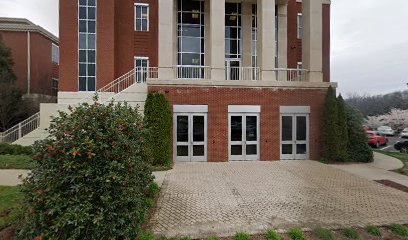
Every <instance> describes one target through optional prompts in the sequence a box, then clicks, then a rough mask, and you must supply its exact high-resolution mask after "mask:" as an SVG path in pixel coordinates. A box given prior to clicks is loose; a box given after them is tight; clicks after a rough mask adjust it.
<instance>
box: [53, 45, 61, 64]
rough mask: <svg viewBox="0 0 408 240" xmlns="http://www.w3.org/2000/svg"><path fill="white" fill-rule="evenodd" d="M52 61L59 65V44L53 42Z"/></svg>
mask: <svg viewBox="0 0 408 240" xmlns="http://www.w3.org/2000/svg"><path fill="white" fill-rule="evenodd" d="M54 49H55V50H54ZM51 62H52V63H54V64H57V65H59V46H58V45H57V44H55V43H51Z"/></svg>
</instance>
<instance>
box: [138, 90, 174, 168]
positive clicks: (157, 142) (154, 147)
mask: <svg viewBox="0 0 408 240" xmlns="http://www.w3.org/2000/svg"><path fill="white" fill-rule="evenodd" d="M144 121H145V123H146V126H147V127H148V129H149V130H150V138H149V140H148V141H149V146H150V148H151V152H152V160H153V164H154V165H162V166H170V157H171V156H170V154H171V144H172V142H171V141H172V140H171V136H172V134H171V129H172V114H171V110H170V105H169V102H168V101H167V98H166V96H164V95H163V94H161V93H149V94H148V96H147V99H146V104H145V110H144Z"/></svg>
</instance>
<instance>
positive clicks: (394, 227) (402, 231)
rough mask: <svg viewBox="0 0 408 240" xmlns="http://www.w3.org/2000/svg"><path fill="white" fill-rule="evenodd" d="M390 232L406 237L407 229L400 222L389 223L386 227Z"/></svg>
mask: <svg viewBox="0 0 408 240" xmlns="http://www.w3.org/2000/svg"><path fill="white" fill-rule="evenodd" d="M388 228H389V229H390V230H391V232H392V233H394V234H396V235H398V236H400V237H404V238H408V229H407V228H406V227H404V226H402V225H400V224H391V225H390V226H389V227H388Z"/></svg>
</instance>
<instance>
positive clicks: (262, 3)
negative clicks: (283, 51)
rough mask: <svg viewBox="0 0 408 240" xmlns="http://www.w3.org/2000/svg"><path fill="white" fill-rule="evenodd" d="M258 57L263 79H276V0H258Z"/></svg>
mask: <svg viewBox="0 0 408 240" xmlns="http://www.w3.org/2000/svg"><path fill="white" fill-rule="evenodd" d="M257 4H258V59H259V66H260V68H261V78H262V80H263V81H274V80H276V75H275V72H274V71H273V70H274V69H275V0H257Z"/></svg>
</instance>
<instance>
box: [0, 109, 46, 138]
mask: <svg viewBox="0 0 408 240" xmlns="http://www.w3.org/2000/svg"><path fill="white" fill-rule="evenodd" d="M39 126H40V113H39V112H38V113H36V114H34V115H32V116H31V117H29V118H27V119H25V120H24V121H22V122H20V123H18V124H16V125H14V126H13V127H11V128H9V129H7V130H6V131H4V132H2V133H1V134H0V143H1V142H15V141H17V140H18V139H20V138H22V137H24V136H25V135H27V134H29V133H30V132H32V131H34V130H35V129H37V128H38V127H39Z"/></svg>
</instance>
